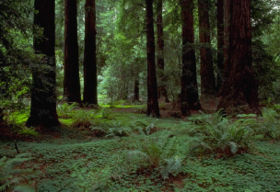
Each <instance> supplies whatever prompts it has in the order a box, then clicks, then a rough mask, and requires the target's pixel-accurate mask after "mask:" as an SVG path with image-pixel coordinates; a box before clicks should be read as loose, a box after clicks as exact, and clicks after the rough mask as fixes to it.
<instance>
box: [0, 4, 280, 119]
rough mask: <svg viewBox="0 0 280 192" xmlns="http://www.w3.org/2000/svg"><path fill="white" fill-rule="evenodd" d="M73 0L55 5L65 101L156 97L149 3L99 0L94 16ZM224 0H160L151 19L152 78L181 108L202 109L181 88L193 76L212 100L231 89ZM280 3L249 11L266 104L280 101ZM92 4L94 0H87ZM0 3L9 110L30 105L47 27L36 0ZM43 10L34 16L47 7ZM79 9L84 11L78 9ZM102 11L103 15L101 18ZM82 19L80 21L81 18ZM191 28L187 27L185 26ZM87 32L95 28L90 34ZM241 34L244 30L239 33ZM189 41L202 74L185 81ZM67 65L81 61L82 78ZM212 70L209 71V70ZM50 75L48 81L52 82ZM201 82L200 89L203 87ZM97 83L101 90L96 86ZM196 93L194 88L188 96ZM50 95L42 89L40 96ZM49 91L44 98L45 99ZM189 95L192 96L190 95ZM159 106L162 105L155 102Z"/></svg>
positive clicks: (59, 86)
mask: <svg viewBox="0 0 280 192" xmlns="http://www.w3.org/2000/svg"><path fill="white" fill-rule="evenodd" d="M66 2H67V1H65V2H64V1H62V0H57V1H55V5H53V6H55V47H54V48H55V49H54V52H55V63H56V71H55V72H56V86H55V90H56V94H57V98H58V103H61V102H64V101H67V100H68V102H81V101H85V103H88V104H97V99H98V102H99V103H114V102H116V101H120V100H122V101H123V102H140V103H141V102H146V100H148V103H149V102H150V101H149V99H151V97H148V95H149V94H148V92H149V90H150V91H151V93H150V95H151V94H155V91H153V90H154V89H155V87H152V86H153V85H151V86H148V87H147V84H148V82H147V76H148V77H149V75H148V74H147V48H146V43H147V38H146V37H147V34H150V33H151V31H150V32H149V31H147V30H148V29H151V28H148V27H147V26H148V25H149V23H147V22H148V19H149V18H150V19H152V18H151V15H148V16H147V15H146V13H147V12H148V11H146V10H147V6H146V4H145V2H144V1H140V0H139V1H133V2H132V1H126V0H122V1H106V0H104V1H96V8H95V11H96V12H94V14H93V13H92V14H93V15H90V13H88V10H87V9H85V2H84V1H77V7H76V8H77V9H75V6H74V5H70V4H69V5H68V6H69V7H68V8H67V4H66ZM69 2H70V1H69ZM89 2H90V1H89ZM89 2H87V3H89ZM149 2H150V1H148V2H146V3H149ZM221 2H222V1H214V0H210V1H194V2H192V1H182V2H179V1H174V0H166V1H164V2H162V1H159V0H157V1H155V2H154V3H153V8H152V10H151V11H152V12H153V15H154V16H153V24H152V25H153V26H154V30H153V33H154V34H155V35H152V36H151V38H153V39H154V40H153V39H152V41H154V45H155V55H154V56H151V57H149V56H148V61H152V60H153V61H152V62H154V63H153V64H148V66H150V65H156V66H157V69H156V71H157V80H156V79H153V80H152V81H154V82H155V81H157V84H158V85H157V86H158V87H159V92H158V96H159V98H160V99H161V98H162V100H161V101H170V102H172V103H173V104H174V105H176V103H178V105H179V106H182V105H183V103H184V102H187V103H188V104H187V105H188V106H186V107H185V108H186V110H189V109H192V108H193V109H195V108H196V107H195V106H194V107H192V106H191V105H192V104H190V102H189V100H190V98H188V96H184V95H182V94H183V93H184V91H183V90H182V87H187V86H189V85H190V84H191V82H193V83H197V84H198V85H197V88H198V92H197V94H199V96H200V99H206V102H207V99H209V98H211V96H213V97H216V96H217V95H218V96H219V95H221V93H225V92H226V91H225V90H224V89H222V91H219V90H220V88H221V86H222V79H221V77H222V76H223V74H221V73H222V71H221V70H222V68H223V67H224V65H223V64H221V63H223V62H222V61H221V59H222V60H223V58H224V57H223V58H222V56H221V51H223V48H222V49H221V46H222V45H221V44H220V45H219V43H221V39H220V41H219V38H221V37H220V36H221V32H219V24H220V23H221V22H223V20H224V19H222V20H221V18H223V16H221V15H220V14H221V12H219V11H218V10H219V6H221V4H220V3H221ZM64 3H65V4H64ZM150 3H152V2H150ZM184 3H185V4H184ZM277 3H278V2H277V1H273V0H271V1H261V0H252V1H251V4H250V6H251V9H250V10H249V12H250V13H251V14H250V17H251V19H250V25H251V26H252V50H251V51H252V64H253V69H254V72H255V77H256V78H257V82H258V98H259V99H260V101H261V104H265V103H270V102H278V101H279V99H280V95H279V93H280V86H279V85H280V84H279V72H280V69H279V65H280V57H279V44H280V42H279V41H280V40H279V38H278V37H279V21H280V16H279V5H278V4H277ZM35 4H36V3H35ZM42 4H43V3H41V5H40V4H38V6H42ZM182 4H183V6H182ZM192 5H193V7H192ZM87 6H93V5H90V4H87V5H86V7H87ZM181 7H186V9H189V11H187V12H186V13H190V11H193V14H192V15H193V32H194V33H193V35H194V39H193V40H194V42H193V43H192V42H191V41H192V39H185V40H184V38H183V39H182V33H183V31H182V19H184V18H182V15H181V14H182V11H183V10H182V9H181ZM0 8H1V15H0V16H1V22H0V25H1V27H0V35H1V39H0V42H1V43H0V45H1V49H0V54H1V55H0V56H1V111H3V110H13V109H16V108H24V107H26V106H29V102H30V98H31V95H30V94H31V87H32V76H31V74H32V73H31V71H32V69H34V68H36V67H38V65H37V64H38V63H40V59H41V58H39V56H38V54H34V50H33V39H36V37H37V39H40V38H42V35H43V34H42V33H43V32H42V28H40V27H38V26H40V24H39V25H38V24H37V25H35V26H33V23H34V21H33V17H34V2H33V1H25V2H22V1H10V0H8V1H5V2H1V4H0ZM35 8H36V5H35ZM36 9H37V11H35V18H36V15H38V9H40V7H37V8H36ZM224 9H225V8H224ZM66 10H67V11H68V13H69V15H70V16H71V17H69V18H68V19H70V20H71V21H70V22H69V23H68V24H69V27H68V32H69V34H71V30H72V34H75V31H73V30H74V28H75V25H77V34H76V35H77V37H73V36H72V37H71V38H74V39H70V40H69V41H67V40H66V39H65V38H66V37H65V34H66V31H67V28H66V26H67V24H66V22H65V14H66V12H65V11H66ZM85 10H86V11H85ZM181 10H182V11H181ZM71 11H72V12H71ZM75 11H77V12H76V13H75ZM46 14H47V13H46ZM76 14H77V15H76ZM88 14H89V15H88ZM75 15H76V16H77V17H75ZM95 15H96V18H94V17H95ZM189 16H190V15H189ZM225 16H226V15H225ZM89 17H92V18H93V19H92V20H91V19H89V21H96V23H91V24H89V26H90V25H91V26H92V25H96V37H95V38H94V37H92V38H94V39H92V40H90V39H87V38H91V37H90V35H91V34H93V33H95V29H94V28H92V29H87V30H86V29H85V28H86V27H85V26H87V25H86V24H85V23H86V22H87V18H89ZM76 18H77V23H76V24H75V22H74V21H75V19H76ZM147 18H148V19H147ZM187 19H188V18H187ZM203 19H204V21H203ZM50 20H51V19H50ZM203 22H204V24H203ZM219 22H220V23H219ZM35 24H36V21H35ZM183 24H184V22H183ZM205 24H206V25H205ZM161 27H163V28H162V31H160V30H161V29H160V28H161ZM183 27H184V25H183ZM186 27H188V26H187V25H186ZM203 27H204V28H205V30H206V32H205V31H204V29H203ZM220 27H221V26H220ZM222 27H224V26H222ZM152 28H153V27H152ZM89 30H92V31H89ZM186 30H187V31H190V30H191V29H188V28H186ZM34 31H35V33H34ZM87 32H89V34H88V35H87ZM147 32H148V33H147ZM237 33H241V32H240V31H237ZM219 34H220V35H219ZM183 37H190V35H188V34H186V35H183ZM75 38H76V39H75ZM148 38H149V37H148ZM85 39H86V40H85ZM150 41H151V40H149V41H148V43H149V42H150ZM183 41H187V42H188V43H189V44H188V46H190V49H192V50H193V51H194V53H195V61H194V62H195V65H196V66H195V67H196V71H197V73H196V74H197V78H194V79H193V80H191V81H190V80H186V81H185V83H186V85H183V84H181V82H184V81H183V80H182V78H183V77H182V66H184V63H182V62H184V59H183V60H182V57H183V54H184V50H182V49H184V45H183V44H182V43H183ZM67 42H72V44H71V45H68V44H67ZM75 42H76V43H77V45H78V47H77V49H78V50H73V47H74V48H75V45H73V43H74V44H75ZM94 42H96V43H94ZM35 44H36V40H35ZM95 44H96V47H89V48H86V46H94V45H95ZM184 44H185V43H184ZM43 46H44V45H43ZM67 46H69V47H70V48H69V52H66V48H67ZM71 46H72V47H71ZM151 46H153V45H151ZM35 47H36V46H35ZM41 47H42V45H41ZM87 49H88V50H87ZM94 49H96V58H95V57H94V54H93V53H91V52H90V51H91V50H94ZM35 50H36V48H35ZM231 51H232V50H230V51H229V52H231ZM149 52H150V51H148V53H149ZM202 52H203V53H202ZM241 52H242V51H241ZM65 53H68V54H70V55H68V57H67V56H66V55H65ZM203 54H204V57H203ZM153 57H154V58H153ZM149 58H150V59H149ZM236 58H237V60H238V59H239V58H238V57H236ZM67 59H68V60H67ZM163 59H164V60H163ZM193 59H194V58H193ZM205 59H206V60H205ZM95 60H96V62H95ZM68 61H69V62H68ZM71 62H72V64H71ZM87 62H89V63H95V64H96V69H85V67H86V66H89V65H90V64H86V63H87ZM162 62H164V63H162ZM207 62H208V63H207ZM249 62H251V61H249ZM36 63H37V64H36ZM67 63H69V64H68V65H69V66H75V63H77V64H78V66H76V68H75V67H74V68H75V69H73V70H76V71H77V73H76V76H72V74H75V73H72V74H71V72H70V73H68V76H67V69H68V67H67V66H66V65H67ZM203 65H204V66H205V65H206V68H204V69H203V68H202V69H201V67H203ZM207 66H208V68H207ZM209 66H210V68H209ZM78 67H79V69H78ZM39 68H40V70H42V71H44V70H45V71H48V70H49V69H43V67H42V66H39ZM205 69H207V70H206V71H205ZM69 70H70V69H69ZM88 70H93V71H91V73H90V75H86V74H87V72H86V71H88ZM92 74H93V75H92ZM94 74H97V75H94ZM196 74H193V75H196ZM209 75H210V77H209ZM35 76H36V75H35ZM150 77H154V78H155V75H153V74H152V75H150ZM86 78H87V80H86V82H89V83H86V82H85V81H84V80H85V79H86ZM47 79H48V78H46V81H49V80H47ZM75 79H76V80H75ZM148 79H149V78H148ZM33 80H34V74H33ZM209 80H210V81H209ZM77 82H80V84H77ZM95 82H96V83H95ZM75 83H76V84H75ZM244 83H245V82H244ZM47 84H48V82H47ZM68 84H69V85H68ZM95 84H97V85H98V88H94V87H95ZM67 85H68V88H67ZM85 85H86V86H88V87H89V88H88V90H92V91H93V92H92V93H87V91H86V90H87V88H86V89H85V87H84V86H85ZM33 86H34V82H33ZM194 86H195V87H196V85H194ZM73 87H74V89H73ZM71 88H72V89H73V90H72V91H71V90H70V92H72V93H75V94H76V95H74V98H69V97H68V96H69V95H67V94H68V93H67V90H68V89H71ZM80 88H81V89H80ZM94 89H96V90H95V91H94ZM156 89H157V88H156ZM190 92H191V91H187V92H186V94H187V93H190ZM97 93H98V95H97ZM219 93H220V94H219ZM194 94H196V93H194ZM43 95H44V94H41V96H43ZM94 95H96V96H98V98H94ZM43 97H44V96H43ZM43 97H42V98H41V99H38V100H42V99H43ZM156 97H157V96H155V98H156ZM194 97H197V96H194ZM184 99H187V100H186V101H184ZM197 99H198V97H197ZM155 100H157V99H154V101H155ZM154 101H152V102H154ZM195 102H197V104H198V103H199V100H197V101H194V102H192V103H195ZM37 104H38V105H40V106H39V108H40V107H41V109H40V110H43V109H44V104H42V103H40V102H39V103H37ZM47 107H49V106H47ZM152 108H156V106H154V107H152ZM181 108H182V107H181ZM183 108H184V107H183ZM187 108H188V109H187ZM198 108H199V107H198ZM53 110H55V109H53ZM147 110H148V113H150V112H149V110H152V111H151V113H152V115H154V116H159V113H158V112H153V109H149V105H148V109H147ZM31 113H32V112H31ZM36 113H37V112H35V114H36ZM156 113H158V114H156ZM182 113H183V114H184V113H187V111H185V112H184V110H183V109H182Z"/></svg>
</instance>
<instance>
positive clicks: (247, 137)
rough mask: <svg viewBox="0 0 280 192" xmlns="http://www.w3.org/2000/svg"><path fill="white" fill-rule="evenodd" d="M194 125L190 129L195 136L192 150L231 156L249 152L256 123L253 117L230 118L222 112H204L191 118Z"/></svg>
mask: <svg viewBox="0 0 280 192" xmlns="http://www.w3.org/2000/svg"><path fill="white" fill-rule="evenodd" d="M190 120H191V121H193V123H194V126H192V128H191V129H190V130H189V135H190V136H192V137H193V140H192V142H191V151H192V152H195V153H216V154H219V155H223V156H224V155H226V156H231V155H235V154H239V153H244V152H247V151H248V149H249V147H250V144H251V142H252V140H253V139H254V131H253V129H252V128H251V126H252V125H254V124H255V123H256V120H255V119H252V118H246V119H244V118H241V119H237V120H229V119H228V118H226V117H224V116H223V115H222V114H221V113H220V112H217V113H215V114H210V115H208V114H203V115H199V116H195V117H192V118H190Z"/></svg>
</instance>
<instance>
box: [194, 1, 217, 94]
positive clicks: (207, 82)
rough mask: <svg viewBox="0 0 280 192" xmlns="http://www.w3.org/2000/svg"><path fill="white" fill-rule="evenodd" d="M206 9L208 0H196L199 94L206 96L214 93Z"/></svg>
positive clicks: (207, 8) (208, 23)
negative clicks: (199, 45) (198, 45)
mask: <svg viewBox="0 0 280 192" xmlns="http://www.w3.org/2000/svg"><path fill="white" fill-rule="evenodd" d="M208 10H209V0H198V13H199V39H200V43H201V46H202V47H201V48H200V76H201V94H202V96H206V97H207V96H209V95H215V93H216V88H215V76H214V68H213V58H212V52H211V40H210V21H209V13H208Z"/></svg>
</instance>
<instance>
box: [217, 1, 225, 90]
mask: <svg viewBox="0 0 280 192" xmlns="http://www.w3.org/2000/svg"><path fill="white" fill-rule="evenodd" d="M217 39H218V58H217V60H218V62H217V65H218V75H217V91H219V90H220V88H221V87H222V83H223V74H224V72H223V71H224V0H218V2H217Z"/></svg>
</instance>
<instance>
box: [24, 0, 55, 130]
mask: <svg viewBox="0 0 280 192" xmlns="http://www.w3.org/2000/svg"><path fill="white" fill-rule="evenodd" d="M34 5H35V10H37V11H38V13H36V14H35V16H34V24H35V26H37V27H40V28H41V29H42V31H43V37H40V36H38V34H37V33H36V32H38V31H35V33H36V34H34V50H35V53H36V54H38V55H39V54H40V55H39V57H41V58H40V63H37V64H36V65H34V67H33V68H32V78H33V87H32V91H31V112H30V117H29V119H28V121H27V126H42V127H54V126H57V125H59V122H58V117H57V113H56V94H55V92H56V91H55V89H56V88H55V84H56V66H55V51H54V46H55V1H54V0H40V1H39V0H35V3H34ZM40 31H41V30H40ZM41 54H42V55H41Z"/></svg>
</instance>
